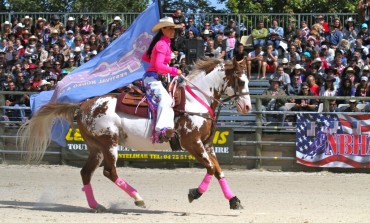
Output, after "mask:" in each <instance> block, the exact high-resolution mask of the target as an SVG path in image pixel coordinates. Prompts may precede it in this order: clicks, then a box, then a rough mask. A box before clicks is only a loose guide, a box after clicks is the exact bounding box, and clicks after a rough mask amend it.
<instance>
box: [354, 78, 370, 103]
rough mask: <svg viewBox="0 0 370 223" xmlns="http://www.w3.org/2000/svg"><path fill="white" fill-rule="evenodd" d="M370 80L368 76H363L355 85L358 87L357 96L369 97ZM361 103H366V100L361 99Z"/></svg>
mask: <svg viewBox="0 0 370 223" xmlns="http://www.w3.org/2000/svg"><path fill="white" fill-rule="evenodd" d="M368 80H369V78H368V77H366V76H361V80H360V83H357V84H356V85H355V87H356V92H355V96H356V97H367V96H369V95H370V92H369V82H368ZM360 103H361V104H366V101H364V100H362V101H360Z"/></svg>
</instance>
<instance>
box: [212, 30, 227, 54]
mask: <svg viewBox="0 0 370 223" xmlns="http://www.w3.org/2000/svg"><path fill="white" fill-rule="evenodd" d="M214 48H215V50H216V51H217V52H218V55H219V56H218V58H219V59H223V58H225V54H226V41H224V39H223V36H221V35H218V36H217V38H216V40H215V46H214Z"/></svg>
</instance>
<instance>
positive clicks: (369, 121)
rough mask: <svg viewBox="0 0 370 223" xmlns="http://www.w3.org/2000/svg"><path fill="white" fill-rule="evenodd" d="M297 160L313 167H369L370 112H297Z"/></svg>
mask: <svg viewBox="0 0 370 223" xmlns="http://www.w3.org/2000/svg"><path fill="white" fill-rule="evenodd" d="M296 130H297V131H296V160H297V162H298V163H300V164H303V165H306V166H312V167H342V168H369V167H370V114H352V115H351V114H320V113H318V114H305V113H300V114H297V129H296Z"/></svg>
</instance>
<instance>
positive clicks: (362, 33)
mask: <svg viewBox="0 0 370 223" xmlns="http://www.w3.org/2000/svg"><path fill="white" fill-rule="evenodd" d="M171 16H172V18H173V19H174V22H175V23H176V24H179V25H181V28H178V29H177V32H176V36H175V38H174V39H173V41H172V43H171V47H172V49H173V60H172V63H173V64H177V66H179V67H180V68H181V69H182V70H183V72H184V73H188V72H189V70H190V69H191V67H190V66H189V65H188V64H186V60H185V57H186V55H187V54H188V52H187V48H186V47H187V45H186V41H187V40H189V39H199V40H202V43H203V44H204V52H205V56H208V57H217V58H220V59H225V60H227V59H233V58H235V59H236V60H237V61H238V62H239V63H240V64H241V65H242V66H244V67H245V70H246V73H247V75H248V77H249V78H250V79H269V80H271V83H274V82H276V81H275V80H278V82H277V83H278V84H279V89H282V90H283V91H282V92H284V93H285V94H286V95H321V96H335V95H338V96H368V95H369V94H370V92H369V88H368V78H369V77H368V74H369V70H370V69H369V61H370V54H369V48H368V46H369V45H370V38H369V33H368V25H367V24H366V23H361V24H357V23H356V21H354V19H352V18H348V19H347V20H346V22H345V24H341V21H340V20H339V19H335V20H334V22H333V23H331V24H327V23H326V22H325V18H324V17H323V16H318V17H317V18H316V22H315V23H314V24H307V22H306V21H301V24H300V26H299V27H295V25H293V24H289V25H287V26H284V25H282V24H279V21H278V20H277V19H273V20H272V21H271V24H267V22H265V21H260V22H258V26H257V27H256V28H255V29H253V30H252V33H251V36H252V37H253V47H254V49H253V50H252V51H250V52H248V51H246V48H245V46H244V45H243V42H242V41H241V36H239V35H238V34H239V30H238V25H237V24H236V21H234V20H232V19H230V20H228V22H227V24H224V23H223V21H221V20H220V18H219V17H217V16H215V17H214V18H213V21H202V23H201V25H195V24H199V23H196V21H195V18H192V17H185V16H184V15H183V13H182V11H181V9H179V8H178V9H176V10H175V12H174V13H173V14H172V15H171ZM89 21H93V22H92V23H91V24H90V23H89ZM265 26H266V27H268V28H265ZM123 32H124V27H123V25H122V20H121V18H120V17H118V16H116V17H115V18H114V19H113V22H111V23H109V24H106V21H104V20H103V19H102V18H93V19H91V18H88V17H87V16H83V17H82V18H73V17H69V18H68V20H67V22H66V25H64V24H63V23H62V22H60V18H59V17H58V16H57V15H54V16H52V18H51V20H50V21H46V20H45V19H43V18H38V19H33V18H31V17H29V16H25V17H24V18H15V17H13V18H12V20H11V21H4V22H3V23H2V24H1V42H0V90H3V91H4V90H5V91H26V92H27V91H42V90H50V89H53V88H54V87H55V85H56V83H57V82H58V81H59V80H61V79H62V78H63V77H64V76H65V75H68V73H70V72H71V71H73V70H74V69H76V68H77V67H78V66H80V65H82V64H84V63H86V62H87V61H89V60H90V59H91V58H92V57H94V56H95V55H97V54H98V53H99V52H100V51H102V50H103V49H105V48H106V47H107V46H108V45H109V44H110V43H111V42H112V41H114V40H115V39H116V38H117V37H118V36H119V35H121V34H122V33H123ZM254 74H256V75H254ZM306 86H307V87H308V93H305V89H306V88H305V87H306ZM268 91H270V92H269V94H271V95H275V94H276V92H272V91H271V88H270V89H267V90H266V92H268ZM288 102H291V103H296V102H298V101H296V102H295V101H294V100H290V101H288ZM310 103H314V105H313V106H308V105H309V104H310ZM337 103H338V102H337ZM358 103H363V102H358ZM6 105H9V106H13V105H26V106H28V105H29V96H28V95H27V94H26V93H25V94H24V96H15V95H9V96H7V98H6ZM265 106H266V108H267V109H268V110H269V109H270V110H277V109H278V108H277V107H276V103H275V102H272V103H271V102H267V104H265ZM317 107H318V106H317V101H316V102H315V100H313V102H309V101H306V100H300V101H299V103H296V106H295V108H293V109H296V110H298V111H301V110H316V111H317Z"/></svg>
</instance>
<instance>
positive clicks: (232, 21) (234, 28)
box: [216, 19, 240, 40]
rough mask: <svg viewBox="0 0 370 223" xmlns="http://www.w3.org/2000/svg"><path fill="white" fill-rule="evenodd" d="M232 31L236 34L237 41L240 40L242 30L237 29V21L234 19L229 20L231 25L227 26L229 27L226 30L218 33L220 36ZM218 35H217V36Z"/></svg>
mask: <svg viewBox="0 0 370 223" xmlns="http://www.w3.org/2000/svg"><path fill="white" fill-rule="evenodd" d="M232 31H234V32H235V38H236V39H238V40H239V39H240V38H239V33H240V30H239V28H238V27H237V25H236V22H235V20H234V19H230V20H229V23H228V24H227V26H226V27H225V28H224V30H219V31H218V33H217V34H219V33H221V32H222V33H223V32H225V33H229V32H232ZM217 34H216V35H217Z"/></svg>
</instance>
